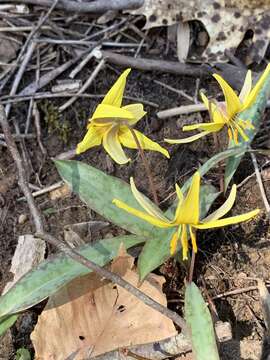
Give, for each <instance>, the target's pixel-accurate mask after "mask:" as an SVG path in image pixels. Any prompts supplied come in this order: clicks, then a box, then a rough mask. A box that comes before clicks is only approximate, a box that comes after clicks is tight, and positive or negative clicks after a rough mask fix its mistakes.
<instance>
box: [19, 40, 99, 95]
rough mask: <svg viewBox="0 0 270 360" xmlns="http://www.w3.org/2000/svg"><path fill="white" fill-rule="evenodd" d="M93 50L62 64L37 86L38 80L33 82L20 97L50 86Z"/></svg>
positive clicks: (46, 75)
mask: <svg viewBox="0 0 270 360" xmlns="http://www.w3.org/2000/svg"><path fill="white" fill-rule="evenodd" d="M91 49H93V47H90V48H88V49H86V50H85V51H83V52H82V53H81V54H80V55H78V56H76V57H74V58H73V59H71V60H69V61H67V62H66V63H64V64H62V65H61V66H59V67H58V68H56V69H53V70H52V71H49V72H47V73H46V74H44V75H43V76H41V77H40V79H39V82H38V84H37V82H36V80H35V81H33V82H32V83H31V84H29V85H28V86H26V87H25V88H24V89H23V90H22V91H21V92H20V93H19V95H29V94H32V96H33V94H34V93H35V92H36V91H37V90H39V89H41V88H42V87H44V86H46V85H48V84H49V83H50V82H51V81H52V80H54V79H55V78H57V77H58V76H59V75H61V74H62V73H63V72H64V71H66V70H67V69H69V68H70V67H71V66H72V65H74V64H76V62H77V61H78V60H80V59H81V58H82V56H84V55H85V54H87V53H88V52H89V51H90V50H91Z"/></svg>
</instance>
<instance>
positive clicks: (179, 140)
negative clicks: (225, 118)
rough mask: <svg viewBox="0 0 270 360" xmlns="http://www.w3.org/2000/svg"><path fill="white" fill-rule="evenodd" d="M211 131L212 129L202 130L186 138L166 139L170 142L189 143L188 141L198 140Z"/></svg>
mask: <svg viewBox="0 0 270 360" xmlns="http://www.w3.org/2000/svg"><path fill="white" fill-rule="evenodd" d="M210 133H211V131H202V132H200V133H199V134H196V135H192V136H189V137H187V138H184V139H164V141H165V142H167V143H169V144H188V143H190V142H193V141H195V140H198V139H200V138H202V137H204V136H206V135H208V134H210Z"/></svg>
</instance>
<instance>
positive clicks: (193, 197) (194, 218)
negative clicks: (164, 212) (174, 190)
mask: <svg viewBox="0 0 270 360" xmlns="http://www.w3.org/2000/svg"><path fill="white" fill-rule="evenodd" d="M199 217H200V173H199V172H198V171H197V172H196V173H195V174H194V175H193V177H192V182H191V185H190V188H189V191H188V194H187V196H186V198H185V199H184V200H183V202H182V204H181V209H180V210H179V216H178V218H177V223H178V224H198V222H199Z"/></svg>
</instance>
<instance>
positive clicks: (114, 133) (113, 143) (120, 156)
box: [103, 126, 130, 165]
mask: <svg viewBox="0 0 270 360" xmlns="http://www.w3.org/2000/svg"><path fill="white" fill-rule="evenodd" d="M118 131H119V128H118V126H112V127H111V128H110V129H109V130H108V131H107V132H106V133H105V135H104V136H103V146H104V149H105V150H106V151H107V153H108V154H109V155H110V157H111V158H112V159H113V160H114V161H115V162H117V164H120V165H123V164H126V163H127V162H129V161H130V159H128V158H127V156H126V154H125V153H124V151H123V149H122V146H121V144H120V142H119V138H118Z"/></svg>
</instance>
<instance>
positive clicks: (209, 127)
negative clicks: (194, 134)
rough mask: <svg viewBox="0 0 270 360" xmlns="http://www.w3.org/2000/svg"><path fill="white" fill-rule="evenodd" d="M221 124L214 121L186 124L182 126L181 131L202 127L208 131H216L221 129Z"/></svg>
mask: <svg viewBox="0 0 270 360" xmlns="http://www.w3.org/2000/svg"><path fill="white" fill-rule="evenodd" d="M223 126H224V124H223V123H215V122H211V123H200V124H193V125H186V126H184V127H183V131H190V130H196V129H202V130H205V131H209V132H216V131H219V130H220V129H222V127H223Z"/></svg>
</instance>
